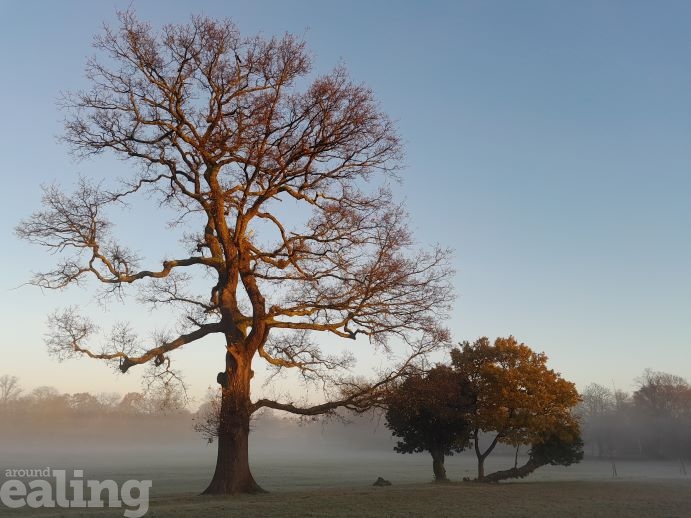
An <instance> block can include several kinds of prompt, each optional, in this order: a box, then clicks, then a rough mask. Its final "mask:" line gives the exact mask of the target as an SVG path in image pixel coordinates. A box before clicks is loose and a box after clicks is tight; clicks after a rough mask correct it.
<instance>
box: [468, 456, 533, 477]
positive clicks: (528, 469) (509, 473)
mask: <svg viewBox="0 0 691 518" xmlns="http://www.w3.org/2000/svg"><path fill="white" fill-rule="evenodd" d="M545 464H546V462H543V461H540V460H537V459H534V458H532V457H531V458H529V459H528V461H527V462H526V463H525V464H523V466H521V467H519V468H511V469H505V470H501V471H495V472H494V473H490V474H489V475H487V476H485V477H483V478H480V477H478V480H482V481H483V482H499V481H500V480H505V479H508V478H523V477H527V476H528V475H530V474H531V473H532V472H533V471H535V470H536V469H537V468H539V467H540V466H544V465H545Z"/></svg>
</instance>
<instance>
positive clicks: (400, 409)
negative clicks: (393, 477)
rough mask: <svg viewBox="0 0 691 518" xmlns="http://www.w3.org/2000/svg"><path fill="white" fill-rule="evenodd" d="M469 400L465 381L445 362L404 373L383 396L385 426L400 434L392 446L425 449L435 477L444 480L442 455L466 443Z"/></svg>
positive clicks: (410, 450)
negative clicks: (426, 370)
mask: <svg viewBox="0 0 691 518" xmlns="http://www.w3.org/2000/svg"><path fill="white" fill-rule="evenodd" d="M473 404H474V401H473V395H472V393H471V392H470V387H469V385H468V383H467V381H466V380H465V379H464V378H463V377H462V376H459V374H458V373H457V372H455V371H454V370H452V369H451V368H450V367H448V366H445V365H439V366H437V367H435V368H433V369H431V370H430V371H429V372H427V373H414V374H412V375H410V376H408V377H407V378H406V379H405V380H404V381H402V382H401V383H400V384H399V385H398V386H397V387H396V388H395V389H394V390H392V392H391V394H390V395H389V396H388V397H387V399H386V414H385V417H386V426H387V427H388V428H389V429H390V430H391V431H392V432H393V434H394V435H395V436H397V437H400V438H401V440H400V441H398V443H397V445H396V446H395V447H394V450H395V451H397V452H399V453H413V452H422V451H428V452H429V453H430V454H431V455H432V469H433V471H434V479H435V481H437V482H443V481H446V480H447V477H446V469H445V467H444V457H445V456H447V455H453V454H454V452H456V453H458V452H461V451H463V450H464V449H465V448H466V447H468V446H469V444H470V432H471V428H470V421H469V414H470V413H471V412H472V407H473Z"/></svg>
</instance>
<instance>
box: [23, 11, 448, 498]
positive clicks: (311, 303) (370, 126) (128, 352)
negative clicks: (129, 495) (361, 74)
mask: <svg viewBox="0 0 691 518" xmlns="http://www.w3.org/2000/svg"><path fill="white" fill-rule="evenodd" d="M95 46H96V48H97V49H98V51H99V56H97V57H96V58H93V59H91V60H90V61H89V62H88V65H87V78H88V80H89V81H90V88H89V89H88V90H85V91H78V92H74V93H71V94H68V95H66V96H65V98H64V104H65V107H66V114H67V116H66V131H65V135H64V140H65V141H66V142H67V143H68V144H69V145H70V147H71V149H72V150H73V151H74V152H76V154H77V155H79V156H82V157H89V156H91V155H95V154H99V153H101V152H104V151H109V152H112V153H114V154H115V155H116V156H118V157H121V158H126V159H130V160H129V162H128V163H131V164H137V165H138V166H139V167H137V168H135V171H136V172H134V173H132V174H131V175H130V176H129V177H128V178H127V179H126V180H123V181H122V183H120V184H117V185H115V186H113V185H114V184H113V185H111V184H107V183H99V180H102V179H96V176H97V175H96V174H94V175H89V178H82V179H81V180H80V181H79V183H78V186H77V189H76V190H75V192H73V193H71V194H65V193H64V192H63V191H62V190H61V189H60V188H58V187H55V186H51V187H47V188H45V192H44V197H43V209H42V210H41V211H39V212H36V213H34V214H33V215H32V216H31V217H29V218H27V219H26V220H25V221H22V222H21V223H20V225H19V226H18V229H17V232H18V234H19V235H20V236H21V237H23V238H26V239H28V240H29V241H31V242H35V243H39V244H41V245H43V246H45V247H47V248H49V249H51V250H54V251H57V252H58V253H59V255H60V257H61V258H62V259H61V260H60V261H59V264H58V265H57V266H56V267H55V268H54V269H52V270H50V271H48V272H44V273H40V274H37V275H36V276H35V278H34V279H33V283H34V284H36V285H38V286H41V287H43V288H58V289H59V288H64V287H66V286H68V285H70V284H73V283H76V282H79V281H80V280H82V278H84V277H87V276H92V277H94V278H95V279H97V280H98V281H100V283H103V284H104V285H105V286H107V287H109V288H112V290H113V291H114V292H116V293H121V292H122V290H123V289H124V287H125V286H127V285H130V284H138V285H141V286H142V287H143V290H142V291H141V292H140V293H139V296H140V298H141V299H143V300H144V301H145V302H148V303H151V304H154V305H165V304H168V305H170V306H171V307H174V308H179V309H180V310H181V312H182V315H183V317H184V318H183V322H184V324H185V325H184V328H183V329H182V330H181V332H180V333H179V335H178V336H175V337H165V336H163V337H161V339H160V340H158V341H157V342H155V343H151V344H150V345H148V346H140V345H137V344H138V343H139V341H138V340H137V339H136V337H135V336H134V335H133V333H132V332H131V331H130V329H129V328H128V327H127V326H121V327H119V328H117V329H115V330H114V332H113V333H112V335H111V337H110V339H109V340H108V341H107V343H108V345H107V346H105V348H103V349H98V348H95V347H94V345H93V343H92V342H90V341H89V340H90V338H91V335H93V334H94V329H95V326H94V325H93V324H92V323H91V321H90V320H88V318H86V317H85V316H83V315H81V314H79V313H78V312H76V311H75V310H74V308H70V309H67V310H64V311H59V312H56V313H55V314H54V315H52V317H51V318H50V320H49V322H50V326H51V332H50V338H49V339H48V340H47V342H48V346H49V348H50V349H51V350H52V351H53V352H54V353H56V354H57V355H58V356H60V357H65V356H74V355H77V356H78V355H86V356H89V357H91V358H96V359H100V360H106V361H113V362H116V363H117V366H118V367H119V369H120V371H122V372H126V371H128V370H129V369H130V368H131V367H133V366H137V365H140V364H148V363H152V364H153V365H154V366H157V367H160V368H165V367H167V366H169V365H170V358H169V355H170V353H171V352H173V351H174V350H176V349H178V348H180V347H183V346H186V345H188V344H191V343H192V342H195V341H197V340H199V339H201V338H204V337H207V336H209V335H213V334H215V335H219V336H220V337H222V341H221V343H222V345H223V348H224V349H223V351H224V355H225V364H224V367H223V370H222V372H220V373H219V374H218V376H217V381H218V383H219V384H220V385H221V386H222V402H221V410H220V412H221V415H220V421H219V430H218V435H219V441H218V459H217V465H216V471H215V473H214V476H213V480H212V482H211V484H210V485H209V487H208V488H207V490H206V492H207V493H222V494H231V493H238V492H251V491H258V490H260V488H259V486H258V485H257V484H256V482H255V481H254V479H253V477H252V475H251V472H250V468H249V463H248V451H247V445H248V432H249V419H250V416H251V414H252V413H253V412H255V411H256V410H258V409H260V408H262V407H269V408H273V409H278V410H284V411H288V412H293V413H297V414H306V415H316V414H319V413H324V412H329V411H333V410H334V409H336V408H339V407H350V408H355V409H362V408H364V407H365V406H367V404H369V403H370V402H371V398H372V397H376V394H377V391H378V389H380V388H382V387H385V386H386V384H387V383H388V382H390V381H391V380H392V379H394V378H395V377H397V376H399V375H401V374H402V373H403V372H405V371H406V369H407V368H408V367H409V366H410V365H412V364H413V363H414V361H415V360H416V358H419V356H420V355H422V354H424V353H426V352H427V351H429V350H431V349H432V348H434V347H435V345H437V344H439V343H441V342H444V341H446V340H447V339H448V336H447V333H446V331H445V330H444V329H443V328H442V327H440V325H439V324H438V322H440V321H441V320H442V319H443V318H445V312H446V311H447V310H448V305H449V303H450V301H451V298H452V290H451V286H450V269H449V266H448V252H447V251H446V250H443V249H432V250H429V251H422V250H420V249H417V248H416V247H415V244H414V242H413V239H412V236H411V233H410V231H409V228H408V224H407V219H406V214H405V212H404V211H403V209H402V207H401V206H400V205H398V204H396V203H395V202H394V201H393V200H392V197H391V194H390V192H389V190H388V189H387V187H386V185H387V182H388V181H389V180H388V179H389V178H394V177H395V174H396V171H397V170H398V168H399V166H400V159H401V153H402V149H401V144H400V140H399V138H398V136H397V135H396V132H395V130H394V127H393V126H392V123H391V122H390V120H389V119H388V118H387V117H386V116H385V115H384V114H383V113H381V111H380V110H379V108H378V106H377V104H376V102H375V100H374V99H373V95H372V92H371V91H370V90H369V89H368V88H366V87H364V86H362V85H359V84H355V83H353V82H352V81H351V80H350V79H349V77H348V75H347V73H346V71H345V70H344V68H343V67H337V68H335V69H334V70H333V71H332V72H330V73H328V74H326V75H322V76H318V77H317V76H314V75H313V74H312V73H311V63H310V57H309V54H308V52H307V51H306V49H305V45H304V43H303V42H302V41H299V40H298V39H296V38H295V37H293V36H291V35H285V36H283V37H280V38H271V39H267V38H262V37H250V38H246V37H242V36H241V35H240V34H239V32H238V30H237V29H236V27H235V26H234V25H233V24H232V23H231V22H229V21H215V20H210V19H206V18H200V17H195V18H192V20H191V21H190V22H189V23H188V24H183V25H169V26H165V27H163V28H162V30H161V31H159V32H157V31H155V30H154V29H152V28H151V27H150V26H149V25H148V24H146V23H142V22H140V21H139V20H137V19H136V17H135V16H134V15H133V13H132V12H125V13H122V14H121V15H120V26H119V27H118V28H116V29H112V28H106V29H105V30H104V32H103V34H102V35H101V36H99V37H97V38H96V39H95ZM139 193H146V194H147V195H149V196H150V197H149V198H148V199H150V200H151V201H150V203H152V206H153V207H156V206H157V205H156V204H157V203H160V204H161V205H162V206H164V207H169V208H172V209H173V210H174V211H175V224H176V225H177V226H176V227H174V228H180V229H182V230H181V234H183V237H184V242H185V244H186V247H187V248H186V250H184V251H183V252H182V255H180V256H179V257H176V258H166V259H164V260H162V261H161V262H160V263H158V264H157V265H154V266H150V267H149V268H145V267H143V266H142V265H141V263H142V262H143V261H142V260H141V259H139V253H138V252H135V251H133V250H131V249H130V248H127V247H126V246H124V245H122V244H120V243H119V242H118V241H116V240H115V238H114V237H113V236H112V232H111V224H110V222H109V221H108V220H107V219H106V211H107V209H108V207H109V206H111V205H117V204H121V203H123V202H125V201H127V200H129V199H130V198H131V197H133V196H136V195H137V194H139ZM151 194H153V195H154V198H153V199H152V198H151ZM156 198H157V199H156ZM304 208H307V209H309V210H307V211H306V210H304ZM305 215H306V216H305ZM302 216H305V217H302ZM194 225H197V226H196V228H194ZM190 229H192V230H191V231H190ZM183 230H184V231H183ZM199 274H201V276H199ZM204 274H206V277H204ZM209 274H210V277H211V278H212V281H211V282H210V283H208V284H207V285H208V289H209V291H208V292H206V294H203V295H195V294H194V293H193V291H192V288H193V286H196V285H198V282H196V281H195V283H190V282H189V281H191V280H193V279H195V278H197V277H199V278H201V279H207V280H208V278H209ZM315 335H316V336H322V335H333V336H336V337H339V338H342V339H347V340H358V341H363V340H364V341H367V340H368V341H369V342H370V343H372V344H374V345H375V349H377V350H380V351H384V352H387V351H389V350H390V348H392V347H394V346H397V347H398V346H399V345H400V346H401V347H405V351H407V352H406V354H405V355H399V357H398V360H397V361H395V362H392V363H391V365H390V368H389V369H388V370H386V371H382V372H380V373H379V374H380V376H378V377H377V376H375V377H373V379H370V380H365V381H363V380H361V379H356V378H354V377H352V376H351V375H349V371H348V367H349V366H350V363H351V356H349V355H345V356H339V355H336V354H327V353H325V352H323V351H322V350H321V348H320V347H318V344H317V340H316V339H315V338H314V337H315ZM401 350H403V349H401ZM257 358H261V359H262V360H264V361H265V362H267V363H268V364H270V366H272V367H273V368H276V369H293V370H297V371H299V372H300V373H301V374H302V375H304V377H305V378H306V379H308V380H318V381H319V383H320V384H321V385H322V386H323V387H324V388H325V395H326V398H325V400H324V402H323V403H319V404H313V405H311V406H310V405H307V406H300V405H299V404H297V403H296V402H295V401H292V400H286V401H276V400H271V399H266V398H262V399H258V400H256V401H252V399H251V398H250V380H251V378H252V376H253V371H252V361H253V360H254V359H257Z"/></svg>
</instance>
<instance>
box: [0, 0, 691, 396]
mask: <svg viewBox="0 0 691 518" xmlns="http://www.w3.org/2000/svg"><path fill="white" fill-rule="evenodd" d="M129 4H130V2H129V1H127V2H119V1H106V2H93V1H78V2H77V1H71V2H69V1H65V2H39V1H27V0H21V1H15V0H5V1H4V2H2V4H1V7H2V16H0V70H2V80H1V81H0V93H1V95H0V110H1V113H2V115H3V117H2V122H1V123H0V150H1V151H2V166H1V168H2V169H1V170H2V175H3V180H4V189H3V203H2V205H1V209H0V210H1V211H2V213H1V217H0V225H1V227H0V228H1V230H0V240H1V241H0V242H1V244H2V249H3V259H2V266H3V267H2V268H1V269H0V290H2V299H1V301H0V304H1V307H0V314H1V315H2V317H1V318H2V329H3V333H2V338H0V348H1V349H2V356H1V357H0V374H3V373H8V374H14V375H17V376H19V377H20V378H21V381H22V384H23V385H24V386H26V387H35V386H37V385H43V384H47V385H54V386H56V387H57V388H58V389H60V390H62V391H69V392H74V391H78V390H90V391H92V392H98V391H119V392H124V391H126V390H130V389H136V388H137V387H138V384H137V380H136V378H134V377H130V378H124V379H122V378H118V377H116V376H114V375H112V374H111V372H110V371H109V370H108V369H106V368H104V367H102V366H99V365H97V364H95V363H94V362H90V361H88V360H86V359H85V360H80V361H70V362H67V363H64V364H57V363H55V362H54V361H53V360H51V359H49V358H48V357H47V355H46V353H45V348H44V345H43V342H42V334H43V333H44V332H45V327H44V323H45V315H46V313H48V312H49V311H50V310H51V309H53V308H55V307H59V306H61V305H66V304H70V303H73V302H74V301H78V300H81V301H82V303H84V301H86V302H88V301H89V300H90V299H89V296H88V294H87V293H84V292H80V291H79V290H78V289H76V290H71V291H69V292H66V293H42V292H41V291H40V290H38V289H37V288H32V287H26V286H25V287H21V288H19V289H13V288H15V287H16V286H18V285H20V284H21V283H22V282H24V281H26V280H28V278H29V277H30V272H31V270H34V269H40V268H41V267H42V266H46V265H48V264H51V263H50V261H51V257H50V256H48V255H47V254H46V253H45V252H44V251H43V250H41V249H39V248H36V247H31V246H29V245H27V244H25V243H23V242H19V241H18V240H17V239H16V238H15V237H14V235H13V230H12V229H13V227H14V226H15V225H16V224H17V222H18V220H19V219H20V218H22V217H25V216H27V215H28V214H29V213H30V212H31V211H32V210H35V209H36V208H38V206H39V198H40V191H39V185H40V184H42V183H48V182H51V181H53V180H58V181H60V182H63V183H65V184H69V183H70V182H71V181H72V180H73V179H74V178H75V175H76V173H78V172H81V173H83V174H87V175H93V176H99V175H104V174H118V168H122V167H126V164H123V163H114V162H112V161H108V160H104V161H99V160H95V161H92V162H86V163H75V162H73V161H71V159H70V158H69V156H68V154H67V149H66V148H65V147H64V146H63V145H61V144H59V143H58V142H57V141H56V139H55V136H56V135H58V134H59V133H60V131H61V126H60V119H61V117H62V115H61V113H60V112H59V110H58V108H57V106H56V103H55V100H56V98H57V96H58V94H59V92H60V91H66V90H71V89H74V88H77V87H79V86H80V85H83V84H84V82H83V81H84V80H83V69H84V63H85V60H86V58H87V56H89V55H91V54H92V49H91V48H90V42H91V38H92V36H93V35H94V34H96V33H98V32H99V31H100V28H101V24H102V22H104V21H106V22H112V21H113V20H114V18H115V11H116V9H123V8H126V7H127V6H128V5H129ZM132 4H133V6H134V8H135V10H136V11H137V13H138V15H139V16H140V17H141V18H142V19H145V20H149V21H151V22H153V23H154V24H155V25H156V24H161V23H165V22H181V21H185V20H187V19H188V18H189V15H190V14H192V13H193V12H194V13H203V14H206V15H210V16H214V17H231V18H232V19H233V20H234V21H235V22H236V23H237V25H238V26H239V27H240V29H241V30H242V31H243V32H244V33H245V34H248V35H249V34H254V33H256V32H262V33H264V34H266V35H271V34H274V33H282V32H285V31H289V32H294V33H298V34H303V35H304V37H305V38H306V40H307V42H308V45H309V47H310V49H311V50H312V52H313V53H314V56H315V69H316V71H318V72H325V71H327V70H329V69H330V68H331V67H333V66H334V65H335V64H337V63H338V62H339V60H340V61H342V62H344V63H345V64H346V66H347V67H348V69H349V70H350V72H351V75H352V76H353V77H354V78H355V79H356V80H358V81H363V82H365V83H367V84H368V85H369V86H371V87H372V88H373V90H374V91H375V93H376V96H377V98H378V99H379V100H380V102H381V106H382V108H383V109H384V110H385V111H386V112H388V113H389V114H390V115H391V117H392V118H393V119H395V120H396V121H397V124H398V128H399V131H400V133H401V135H402V136H403V138H404V140H405V142H406V144H407V158H406V163H407V169H406V170H405V172H404V178H405V183H404V184H403V186H402V187H401V188H400V189H398V192H399V194H400V196H401V197H403V198H405V199H406V200H407V206H408V209H409V212H410V214H411V218H412V222H413V226H414V228H415V231H416V234H417V236H418V238H419V240H420V241H421V242H422V243H424V244H432V243H435V242H441V243H444V244H448V245H449V246H451V247H453V248H454V249H455V250H456V255H455V266H456V268H457V270H458V273H457V275H456V278H455V285H456V289H457V292H458V295H459V296H458V300H457V303H456V305H455V308H454V311H453V318H452V319H451V320H450V321H449V323H448V324H449V326H450V328H451V329H452V331H453V334H454V337H455V339H456V340H463V339H471V340H472V339H474V338H476V337H478V336H481V335H487V336H489V337H496V336H498V335H501V336H505V335H508V334H513V335H515V336H516V337H517V338H518V339H519V340H521V341H524V342H526V343H528V344H529V345H530V346H532V347H533V348H534V349H536V350H539V351H545V352H546V353H547V354H548V356H549V357H550V365H551V366H552V367H553V368H555V369H556V370H558V371H560V372H562V373H563V374H564V376H566V377H567V378H569V379H571V380H573V381H575V382H576V383H577V384H578V386H579V387H580V388H583V386H585V385H586V384H587V383H589V382H592V381H595V382H599V383H602V384H605V385H608V386H611V385H612V384H615V385H616V386H617V388H622V389H625V390H630V389H631V388H632V380H633V378H634V377H636V376H637V375H639V374H640V373H641V371H642V370H643V369H644V368H645V367H651V368H654V369H657V370H663V371H668V372H672V373H675V374H679V375H682V376H685V377H687V378H689V379H691V355H690V354H689V351H690V350H691V347H690V346H691V64H690V61H689V56H691V31H690V30H689V20H691V3H689V2H675V1H666V2H663V3H655V2H638V1H631V0H625V1H624V0H622V1H604V0H598V1H593V2H588V1H581V2H561V1H554V0H545V1H522V2H513V1H508V0H506V1H502V2H492V1H479V0H478V1H473V2H466V1H448V2H434V1H432V2H429V1H428V2H415V3H413V2H399V1H396V2H394V1H390V2H383V1H379V2H372V1H367V2H365V1H362V2H360V1H355V2H339V3H335V2H323V1H322V2H317V1H313V2H307V1H301V2H280V1H275V2H266V1H263V2H262V1H252V2H249V1H247V2H231V1H223V2H222V1H216V2H214V1H198V2H196V3H195V5H196V7H194V8H192V7H191V5H192V4H191V3H190V2H181V1H177V2H171V1H166V2H163V1H158V2H154V1H151V2H140V1H134V2H132ZM192 9H194V11H193V10H192ZM136 239H138V240H139V241H140V242H145V241H146V240H148V241H152V240H151V238H150V237H148V236H147V237H143V236H136ZM142 240H144V241H142ZM153 241H154V242H155V240H153ZM140 315H141V310H139V309H131V308H129V307H128V308H114V309H111V316H113V318H116V317H117V318H128V317H130V316H131V317H132V318H135V319H136V318H138V317H139V316H140ZM199 349H200V352H199V353H196V352H194V353H193V352H191V351H185V352H183V353H182V354H181V355H179V357H181V358H182V359H183V360H185V361H187V360H189V367H188V368H186V369H185V372H186V373H187V379H188V381H189V382H190V384H191V386H192V390H193V393H194V394H195V395H199V394H202V393H203V391H204V390H205V388H206V386H207V385H210V384H213V381H214V378H215V373H216V372H217V371H218V370H219V365H220V363H221V361H222V360H221V358H217V356H218V351H217V350H216V349H215V348H214V347H213V345H203V346H202V347H201V348H199ZM201 349H204V350H203V351H202V350H201Z"/></svg>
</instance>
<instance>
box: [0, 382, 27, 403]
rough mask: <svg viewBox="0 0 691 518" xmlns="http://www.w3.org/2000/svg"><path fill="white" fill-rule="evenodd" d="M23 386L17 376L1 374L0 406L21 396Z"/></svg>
mask: <svg viewBox="0 0 691 518" xmlns="http://www.w3.org/2000/svg"><path fill="white" fill-rule="evenodd" d="M21 393H22V388H21V387H20V386H19V379H18V378H17V376H10V375H9V374H3V375H2V376H0V407H3V406H6V405H8V404H10V403H12V402H14V401H16V400H17V399H18V398H19V395H20V394H21Z"/></svg>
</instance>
